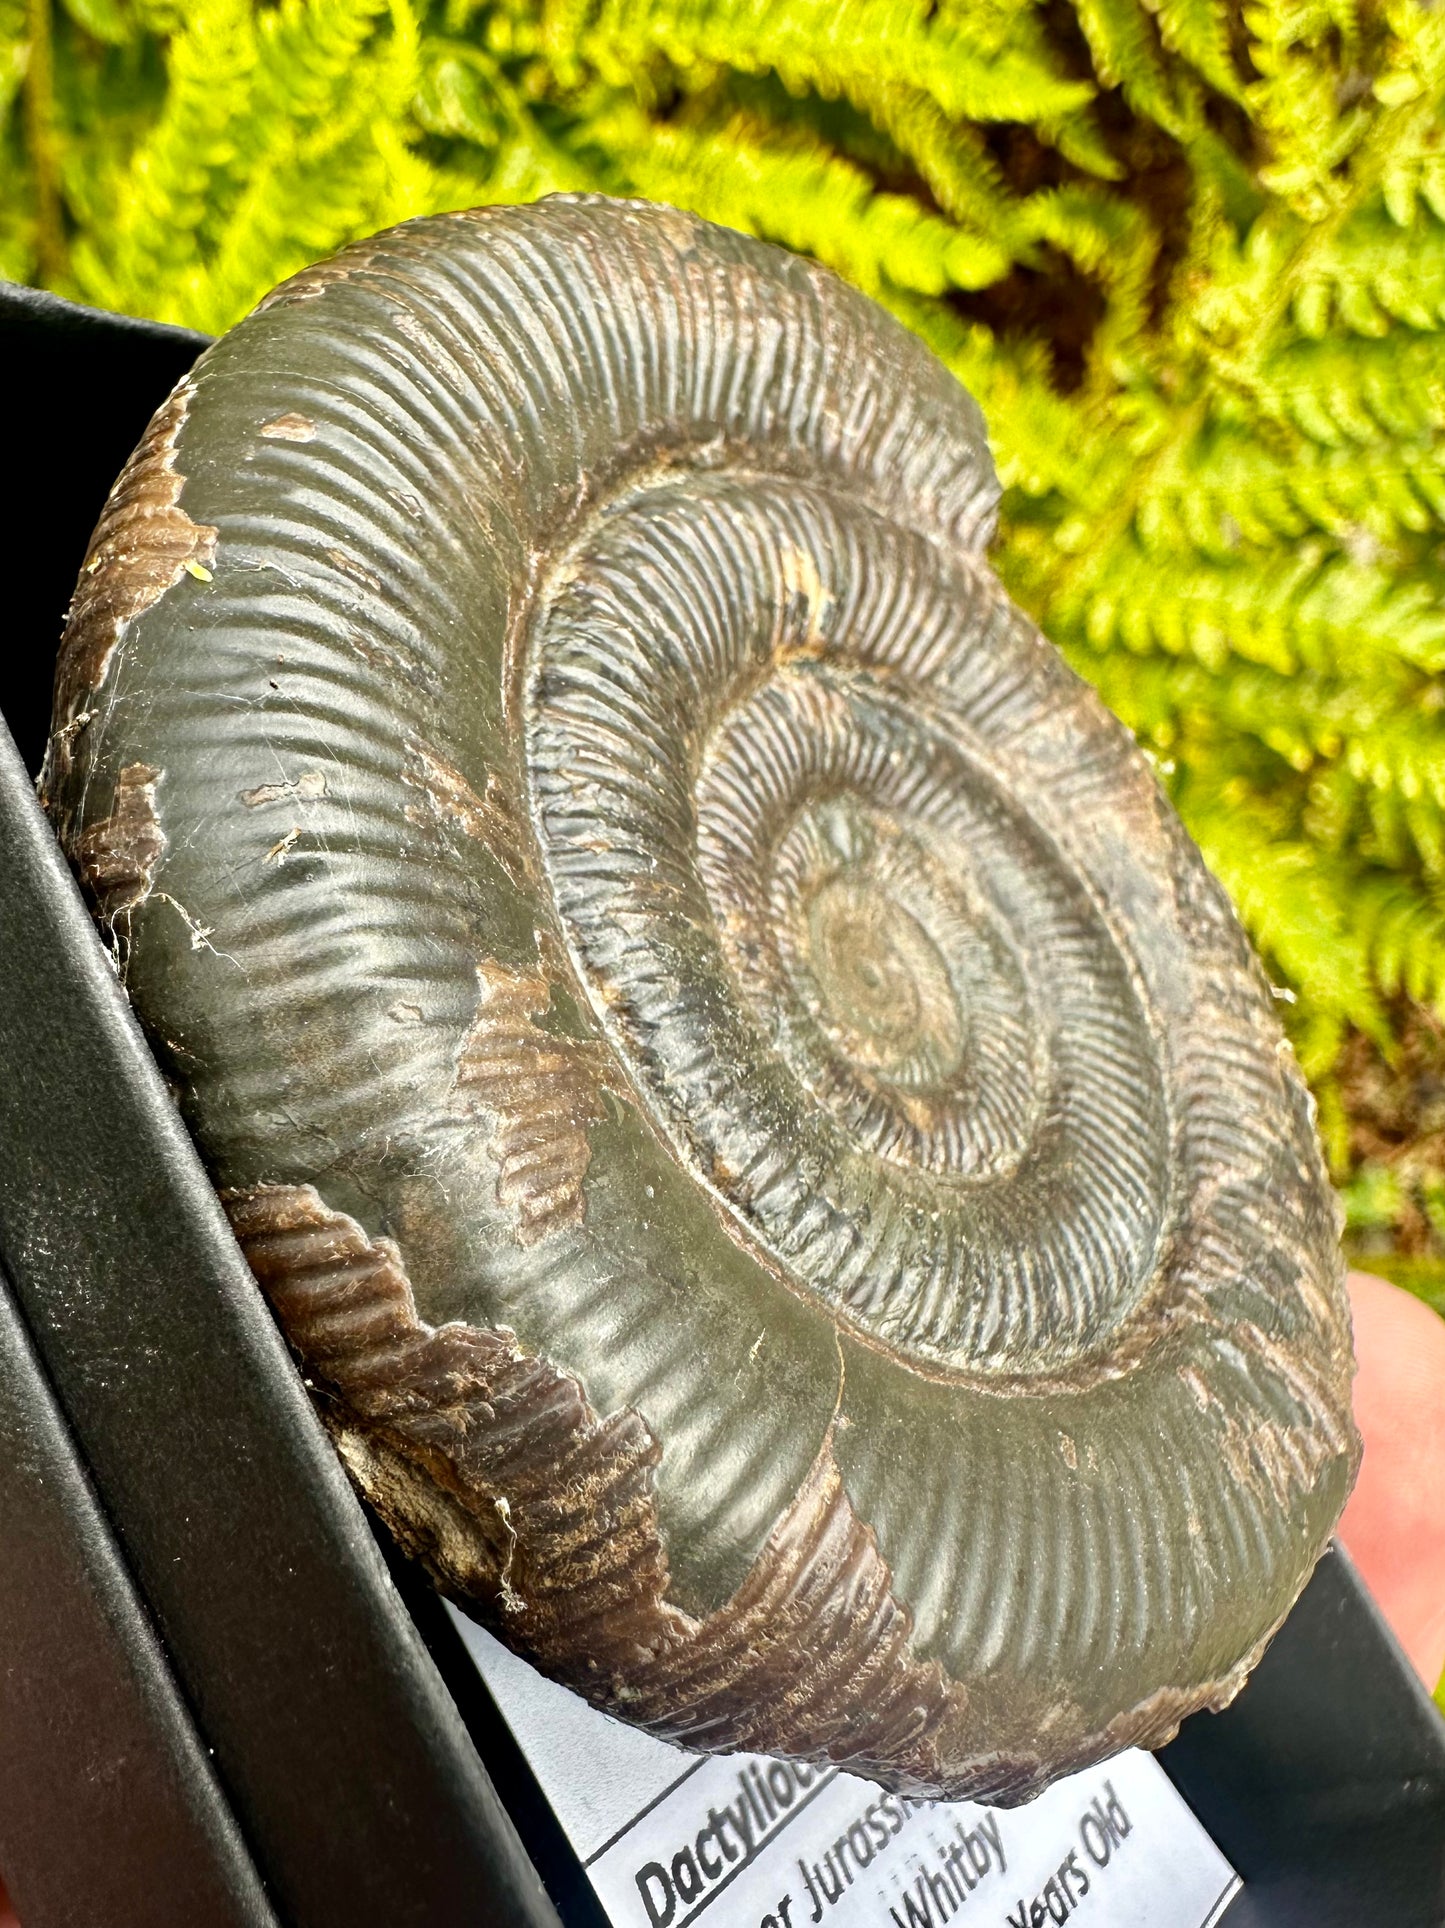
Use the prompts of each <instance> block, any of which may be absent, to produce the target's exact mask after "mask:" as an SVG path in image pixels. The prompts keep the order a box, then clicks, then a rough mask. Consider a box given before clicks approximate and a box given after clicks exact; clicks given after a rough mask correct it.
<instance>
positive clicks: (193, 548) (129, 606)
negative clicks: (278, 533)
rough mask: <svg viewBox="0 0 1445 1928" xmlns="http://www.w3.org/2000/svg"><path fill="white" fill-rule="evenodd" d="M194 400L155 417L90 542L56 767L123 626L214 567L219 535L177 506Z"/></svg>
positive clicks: (69, 644) (59, 697) (67, 646)
mask: <svg viewBox="0 0 1445 1928" xmlns="http://www.w3.org/2000/svg"><path fill="white" fill-rule="evenodd" d="M194 392H195V390H194V387H193V385H192V384H191V382H190V381H189V380H187V381H182V382H180V383H178V384H177V386H176V387H175V388H174V389H173V390H172V391H171V394H170V395H169V397H168V398H167V399H166V401H165V402H164V403H163V404H162V405H161V407H160V408H159V409H158V410H157V411H156V413H155V415H154V416H153V417H152V418H151V423H150V426H149V428H147V430H146V432H145V435H144V437H143V438H142V440H141V442H140V445H139V446H138V447H137V449H136V451H135V453H134V454H133V455H132V456H131V458H130V460H129V462H127V463H126V465H125V469H124V470H123V472H122V474H121V477H120V480H119V481H118V482H117V483H116V485H115V488H114V489H113V490H112V491H111V494H110V498H109V500H108V501H107V502H106V505H105V507H104V509H103V510H102V511H101V515H100V520H99V521H98V522H97V523H96V525H95V532H94V534H93V535H92V536H91V539H90V548H89V550H88V551H87V553H86V558H85V561H84V563H83V564H82V566H81V571H80V577H79V580H78V582H77V584H76V588H75V594H74V596H73V598H72V599H71V604H70V613H69V615H68V617H67V619H66V625H65V634H64V636H63V638H62V639H61V644H60V657H59V664H58V668H57V672H56V703H55V714H56V716H57V718H62V719H64V725H65V727H63V728H61V729H60V730H58V731H57V732H56V734H55V735H54V736H53V737H52V738H51V746H52V750H53V752H54V753H55V754H56V755H57V756H58V757H59V758H60V760H61V765H62V767H64V766H65V765H66V764H67V763H68V760H69V755H70V748H71V741H72V736H73V730H74V724H75V722H76V721H77V720H78V716H79V713H80V711H81V710H82V708H83V706H84V704H85V703H86V702H87V700H88V699H89V698H90V697H91V696H93V695H94V694H95V693H96V692H97V691H98V690H99V689H100V688H101V686H102V685H103V684H104V682H105V679H106V677H107V676H108V675H109V673H110V667H111V663H112V661H113V659H114V657H115V652H116V648H117V646H118V644H119V643H120V640H121V637H122V636H123V635H124V633H125V631H126V629H127V627H128V626H129V625H130V624H131V623H133V622H134V621H135V619H136V618H137V616H140V615H142V614H144V612H145V611H146V610H147V609H149V608H151V607H152V606H153V605H154V604H155V603H157V602H159V600H160V599H161V597H162V596H163V595H164V594H165V592H166V591H167V590H168V589H171V588H174V586H175V585H176V583H178V582H179V581H180V579H181V577H182V576H183V575H185V574H186V573H187V570H188V569H189V568H190V567H191V566H192V565H194V566H195V567H196V568H197V569H201V570H206V569H209V567H210V565H211V564H212V563H213V562H214V561H215V555H216V538H217V534H218V531H217V530H216V529H215V528H214V527H213V526H211V525H210V524H208V523H201V522H194V521H192V519H191V517H190V516H188V515H187V514H186V512H185V510H184V509H183V508H182V507H181V506H180V502H181V490H182V488H183V487H184V485H185V477H184V476H183V475H182V474H181V472H180V470H179V469H178V468H177V466H176V443H177V440H178V438H179V436H180V432H181V428H182V426H183V425H184V423H185V420H186V416H187V413H188V412H189V409H190V403H191V396H192V395H193V394H194Z"/></svg>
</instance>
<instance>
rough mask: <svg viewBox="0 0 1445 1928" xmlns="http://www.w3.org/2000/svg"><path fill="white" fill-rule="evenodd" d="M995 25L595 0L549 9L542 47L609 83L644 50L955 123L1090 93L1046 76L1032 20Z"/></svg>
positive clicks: (765, 3) (862, 4)
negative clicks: (918, 102)
mask: <svg viewBox="0 0 1445 1928" xmlns="http://www.w3.org/2000/svg"><path fill="white" fill-rule="evenodd" d="M1005 18H1006V21H1007V26H1006V29H1005V32H1004V33H1003V34H1001V35H999V36H997V37H996V38H992V39H990V37H986V36H984V35H982V34H980V33H979V32H978V31H977V28H975V29H974V30H973V31H969V29H967V28H964V27H961V26H955V25H953V24H952V23H951V22H949V21H947V20H944V21H937V20H935V21H930V20H929V18H928V7H927V5H926V3H925V0H851V4H849V5H848V6H846V7H839V6H837V5H836V4H834V0H790V3H789V4H788V5H785V6H778V5H775V4H773V0H701V3H700V4H698V3H696V0H695V3H694V4H688V0H600V4H599V5H598V6H597V7H596V8H595V9H588V10H587V12H586V13H585V14H584V13H583V12H582V10H581V9H579V8H576V7H573V6H571V5H568V6H567V8H566V9H565V13H563V12H560V11H558V10H555V9H553V10H549V17H548V20H547V26H546V32H547V40H548V44H549V46H550V47H552V48H553V49H560V48H561V47H562V46H563V44H564V41H566V42H570V48H571V50H572V51H573V52H575V53H577V54H580V55H581V56H582V57H583V58H584V59H585V60H586V61H588V62H589V63H590V64H592V65H595V66H596V67H597V69H598V71H599V72H601V73H602V74H603V75H604V77H606V78H607V79H609V80H610V81H612V82H613V83H614V84H616V85H625V84H626V83H627V82H628V81H629V80H630V79H631V78H632V77H633V75H634V74H635V73H636V71H637V68H638V65H639V64H640V60H641V59H644V58H645V57H646V56H647V55H648V54H653V55H661V56H663V57H664V58H665V59H667V60H668V61H669V62H670V63H672V65H674V66H676V67H679V68H682V69H688V68H696V67H698V66H709V67H715V68H722V67H728V68H732V69H734V70H736V71H737V72H740V73H754V74H755V73H764V72H772V73H775V74H777V75H778V77H779V79H780V80H782V81H783V83H784V84H785V85H786V86H788V87H790V88H795V89H797V90H798V91H803V90H805V89H811V90H813V91H815V92H817V93H819V94H822V95H823V96H825V97H829V96H836V95H838V94H844V93H847V92H848V91H849V90H850V88H852V89H858V90H863V89H871V88H873V87H876V86H880V85H894V86H902V87H907V88H911V89H914V90H915V91H917V92H919V93H922V94H926V95H927V96H928V97H929V98H930V99H931V100H933V101H935V102H936V103H937V104H938V106H939V107H940V108H941V109H942V110H943V112H944V113H945V114H947V115H949V116H950V117H951V118H953V119H956V120H965V119H967V120H978V121H1000V120H1016V121H1024V122H1030V121H1046V120H1048V119H1049V118H1050V117H1053V116H1062V115H1067V114H1070V113H1072V112H1074V111H1075V110H1077V109H1078V108H1080V107H1082V106H1084V105H1085V103H1087V102H1088V101H1090V100H1091V99H1092V98H1093V96H1094V92H1095V89H1094V87H1093V86H1092V84H1091V83H1089V82H1088V81H1083V80H1069V79H1065V78H1063V77H1062V76H1061V75H1060V74H1059V73H1058V72H1057V71H1056V69H1055V66H1054V64H1053V63H1052V62H1051V61H1050V60H1049V58H1048V56H1047V53H1046V51H1045V49H1044V46H1043V42H1042V36H1041V35H1040V33H1039V32H1038V30H1037V26H1036V23H1035V21H1034V18H1033V15H1032V14H1031V13H1029V12H1025V11H1022V10H1020V11H1018V12H1016V13H1013V14H1010V15H1006V16H1005ZM564 19H565V22H566V25H565V28H564V27H563V25H562V24H561V23H562V21H563V20H564Z"/></svg>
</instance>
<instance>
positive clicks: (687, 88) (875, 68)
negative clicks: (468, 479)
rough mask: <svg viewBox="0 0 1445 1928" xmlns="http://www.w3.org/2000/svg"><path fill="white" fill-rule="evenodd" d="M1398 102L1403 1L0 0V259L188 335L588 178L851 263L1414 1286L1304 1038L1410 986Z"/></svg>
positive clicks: (1415, 40)
mask: <svg viewBox="0 0 1445 1928" xmlns="http://www.w3.org/2000/svg"><path fill="white" fill-rule="evenodd" d="M1442 86H1445V15H1442V14H1440V12H1439V11H1438V10H1431V9H1429V8H1425V7H1421V6H1419V5H1417V4H1415V0H1383V3H1381V0H1366V4H1363V5H1359V6H1356V5H1355V4H1353V0H1288V3H1286V0H1246V4H1244V6H1243V7H1242V9H1241V8H1240V7H1239V6H1237V5H1235V4H1234V3H1233V0H1159V3H1158V4H1155V3H1154V0H1151V4H1149V5H1145V4H1143V3H1142V0H1058V3H1057V4H1052V5H1050V6H1048V7H1044V6H1041V5H1038V4H1030V3H1029V0H851V4H849V5H848V6H846V7H840V6H839V5H838V4H837V3H836V0H484V3H482V4H478V3H477V0H430V4H425V3H424V0H280V4H277V5H265V6H261V5H256V4H254V0H192V4H189V5H188V6H186V7H185V8H181V7H180V6H179V5H177V4H175V0H65V3H64V5H63V6H62V5H52V4H51V0H0V142H3V154H0V272H4V273H7V274H9V275H11V276H14V277H18V278H23V279H38V280H45V281H47V282H48V283H49V284H50V285H52V286H55V287H57V288H59V289H60V290H61V291H62V292H65V293H68V294H72V295H76V296H78V297H79V298H81V299H82V300H88V301H94V302H100V303H104V304H106V305H108V306H111V307H116V308H122V309H126V310H129V311H131V312H135V313H140V314H148V315H154V316H159V317H162V318H165V319H168V320H174V321H182V322H188V323H191V324H193V325H196V326H200V327H204V328H211V329H219V328H222V327H224V326H226V325H227V324H228V323H229V322H230V321H232V320H233V319H235V318H236V317H237V316H239V315H240V314H241V313H242V312H244V310H245V309H246V308H247V307H248V306H249V305H250V304H251V303H252V302H253V301H254V300H255V299H256V298H257V296H259V295H260V294H261V293H262V292H263V291H264V290H265V289H266V288H267V287H269V286H270V285H271V284H272V283H274V282H275V281H276V280H278V279H279V278H281V277H283V276H285V275H287V274H289V273H291V272H292V271H293V270H294V269H296V268H297V267H299V266H301V265H302V264H303V263H304V262H306V261H308V260H311V259H313V258H315V257H316V256H318V255H322V254H325V253H327V252H329V251H330V250H331V249H333V248H334V247H336V246H337V245H339V244H340V243H342V242H344V241H346V240H348V239H350V238H351V237H353V236H355V235H358V234H361V233H365V232H368V231H370V230H372V229H375V228H377V227H379V226H383V225H385V224H387V223H389V222H392V221H395V220H399V219H401V218H404V217H405V216H407V215H411V214H416V213H421V212H425V211H428V210H431V209H435V208H439V207H447V206H458V205H465V204H469V203H475V202H483V201H489V200H491V201H499V200H523V199H529V198H531V197H533V196H535V195H538V194H541V193H545V192H547V191H549V190H552V189H556V188H585V187H594V188H599V189H603V190H606V191H610V192H618V193H635V194H642V195H646V196H650V197H653V198H658V199H665V200H669V201H673V202H676V203H678V204H680V205H685V206H689V207H692V208H695V209H697V210H698V211H699V212H700V213H703V214H705V215H708V216H710V217H712V218H714V219H717V220H720V221H723V222H726V223H729V224H731V225H733V226H735V227H740V228H745V229H748V230H751V231H752V232H755V233H757V234H761V235H764V236H766V237H768V238H770V239H773V240H777V241H780V242H782V243H784V244H785V245H787V246H789V247H793V248H797V249H801V250H804V251H807V252H810V253H812V254H814V255H816V256H818V257H819V258H820V259H822V260H824V261H827V262H828V263H830V264H831V265H832V266H834V267H836V268H837V269H838V270H839V271H840V272H841V273H843V274H845V275H847V276H849V277H850V278H851V279H853V280H854V281H856V282H857V283H858V284H859V285H860V286H862V287H864V288H866V289H867V290H868V292H869V293H870V294H872V295H874V296H875V297H876V298H878V299H879V300H881V301H883V302H885V303H887V304H888V305H889V306H890V307H892V308H893V309H894V310H895V311H896V312H897V313H898V314H899V315H901V316H902V317H903V319H904V320H905V321H907V322H908V323H909V325H910V326H912V327H914V328H916V329H917V330H918V331H919V332H920V333H921V334H922V335H924V337H925V338H926V339H927V340H928V341H929V342H930V343H931V344H932V345H933V347H934V348H935V349H936V350H937V352H938V353H940V354H941V355H942V356H943V357H944V358H945V360H947V361H948V362H949V363H950V365H951V366H952V367H953V368H954V369H955V370H956V371H957V373H958V375H959V377H960V378H961V379H962V380H963V381H964V382H965V383H966V384H967V385H968V386H969V387H970V388H971V389H973V391H974V392H975V393H976V394H977V395H978V396H979V398H980V400H981V402H982V403H983V406H984V408H985V410H986V412H987V415H988V419H989V423H990V428H991V431H992V434H993V438H994V445H995V450H996V453H997V456H998V460H999V465H1000V469H1001V472H1002V475H1003V478H1004V481H1005V484H1006V495H1005V501H1004V516H1003V525H1002V531H1001V536H1000V541H999V545H998V549H997V561H998V564H999V566H1000V568H1001V570H1002V572H1003V574H1004V576H1005V578H1006V579H1007V581H1008V583H1009V584H1010V586H1011V588H1012V590H1013V591H1014V593H1015V594H1016V595H1017V596H1018V597H1019V599H1020V600H1021V601H1022V602H1024V603H1025V604H1026V605H1027V606H1028V607H1029V608H1030V609H1031V610H1033V611H1034V613H1035V614H1036V615H1037V616H1038V618H1039V620H1040V621H1041V622H1042V624H1043V626H1044V627H1045V629H1046V630H1047V631H1048V633H1049V634H1050V635H1051V636H1052V637H1053V638H1054V639H1055V641H1056V642H1058V643H1059V644H1060V646H1061V647H1062V648H1063V649H1064V650H1065V651H1066V653H1067V654H1068V656H1069V658H1070V660H1071V661H1072V662H1073V663H1074V664H1075V665H1076V666H1077V667H1078V668H1079V669H1080V670H1081V671H1082V672H1083V673H1084V674H1085V675H1086V676H1088V677H1090V678H1091V679H1092V680H1093V681H1094V682H1095V683H1096V684H1097V686H1098V687H1099V688H1100V690H1101V691H1102V692H1103V694H1104V696H1105V698H1106V700H1107V701H1108V702H1109V703H1110V704H1111V705H1112V706H1113V708H1114V709H1115V710H1116V711H1117V712H1118V714H1119V715H1120V716H1121V717H1123V719H1124V720H1125V721H1126V722H1127V723H1128V724H1129V725H1130V727H1131V728H1133V729H1134V731H1135V732H1136V734H1137V735H1138V736H1139V738H1140V740H1141V742H1142V743H1143V744H1144V745H1145V747H1146V748H1147V749H1148V750H1149V751H1150V753H1151V754H1152V755H1153V756H1154V758H1155V760H1156V764H1157V767H1158V769H1159V772H1160V775H1161V778H1162V780H1163V781H1164V782H1165V783H1166V784H1167V786H1168V787H1169V789H1170V790H1171V792H1172V794H1173V796H1174V797H1175V800H1176V802H1177V803H1178V805H1179V808H1180V810H1181V811H1182V813H1183V815H1184V817H1185V820H1186V822H1187V823H1188V824H1189V826H1190V828H1191V829H1192V830H1193V832H1194V834H1195V836H1196V837H1197V838H1198V840H1199V842H1200V843H1201V845H1202V847H1203V849H1204V852H1205V855H1206V857H1207V858H1208V860H1209V861H1210V863H1211V864H1212V865H1213V866H1214V868H1215V869H1216V871H1217V872H1218V874H1219V875H1220V876H1221V878H1222V879H1223V880H1224V882H1225V883H1226V885H1227V886H1228V888H1229V889H1230V891H1231V892H1232V894H1233V896H1234V899H1235V902H1236V903H1237V905H1238V906H1239V908H1240V911H1241V914H1242V915H1243V917H1244V919H1245V922H1246V923H1247V924H1248V926H1249V928H1250V930H1251V932H1252V934H1253V936H1254V938H1255V941H1256V943H1257V944H1258V945H1259V946H1260V948H1261V950H1262V952H1263V954H1264V957H1265V960H1266V964H1267V967H1268V968H1269V970H1270V972H1271V974H1272V976H1273V977H1274V978H1275V980H1276V982H1277V984H1278V986H1279V989H1280V992H1281V996H1282V998H1283V999H1284V1000H1285V1003H1284V1005H1283V1009H1284V1013H1285V1016H1286V1020H1287V1023H1288V1025H1289V1027H1290V1029H1291V1032H1292V1034H1293V1036H1294V1038H1295V1041H1296V1044H1297V1046H1298V1048H1299V1050H1300V1053H1301V1057H1302V1059H1303V1061H1304V1063H1305V1066H1306V1069H1307V1072H1308V1074H1309V1075H1310V1077H1311V1079H1312V1080H1313V1082H1314V1085H1315V1089H1316V1091H1317V1094H1318V1096H1319V1099H1320V1105H1321V1126H1322V1129H1323V1131H1324V1135H1325V1138H1326V1143H1327V1146H1328V1148H1329V1151H1330V1155H1331V1157H1332V1159H1333V1161H1334V1164H1335V1167H1336V1170H1337V1173H1338V1175H1339V1176H1340V1177H1341V1179H1342V1181H1347V1182H1348V1184H1349V1187H1350V1189H1349V1191H1348V1194H1347V1195H1348V1198H1349V1200H1350V1211H1351V1213H1352V1215H1353V1224H1354V1233H1355V1234H1357V1235H1358V1236H1357V1243H1358V1244H1359V1255H1360V1257H1361V1260H1362V1262H1368V1263H1371V1264H1374V1265H1375V1266H1376V1267H1377V1269H1389V1268H1390V1267H1391V1266H1393V1267H1394V1269H1395V1270H1396V1271H1399V1272H1401V1274H1402V1275H1403V1273H1405V1272H1407V1271H1408V1272H1410V1273H1411V1276H1412V1277H1416V1276H1418V1277H1419V1278H1420V1279H1423V1278H1424V1277H1425V1276H1426V1270H1427V1269H1428V1267H1430V1266H1432V1265H1435V1263H1436V1260H1437V1258H1438V1259H1439V1261H1440V1266H1441V1272H1440V1276H1445V1215H1441V1214H1438V1213H1436V1212H1435V1210H1434V1209H1433V1207H1432V1206H1431V1205H1430V1204H1429V1202H1428V1200H1427V1199H1426V1194H1427V1193H1429V1194H1430V1197H1431V1198H1433V1197H1434V1196H1435V1191H1438V1186H1437V1181H1436V1178H1435V1174H1436V1173H1437V1172H1438V1171H1439V1170H1441V1169H1442V1168H1445V1159H1441V1158H1437V1156H1436V1151H1435V1147H1434V1144H1433V1142H1432V1141H1431V1142H1427V1141H1429V1134H1428V1133H1427V1134H1426V1136H1425V1138H1424V1139H1422V1138H1420V1136H1419V1135H1418V1134H1417V1135H1416V1137H1415V1138H1413V1139H1411V1138H1409V1137H1405V1138H1400V1137H1399V1136H1398V1135H1397V1136H1396V1137H1395V1138H1394V1139H1392V1140H1391V1141H1390V1143H1389V1144H1387V1145H1385V1146H1384V1147H1383V1149H1382V1146H1381V1145H1380V1144H1379V1143H1377V1142H1376V1139H1375V1138H1373V1137H1372V1136H1371V1126H1370V1123H1369V1116H1368V1113H1369V1107H1368V1105H1366V1106H1364V1107H1363V1109H1362V1103H1361V1100H1360V1097H1359V1093H1358V1090H1357V1089H1356V1084H1357V1082H1358V1081H1357V1079H1354V1077H1353V1074H1352V1071H1351V1066H1352V1064H1355V1062H1356V1061H1357V1060H1358V1058H1359V1056H1360V1053H1361V1052H1364V1053H1365V1054H1367V1055H1369V1056H1371V1059H1372V1062H1374V1063H1375V1065H1376V1067H1377V1069H1378V1068H1383V1069H1382V1072H1381V1075H1382V1076H1384V1077H1385V1079H1386V1082H1388V1079H1389V1077H1391V1076H1393V1075H1395V1073H1396V1071H1397V1069H1398V1067H1399V1065H1400V1064H1401V1062H1402V1052H1403V1051H1404V1049H1405V1044H1404V1040H1405V1039H1406V1037H1407V1034H1409V1033H1410V1031H1411V1029H1412V1027H1415V1028H1418V1026H1419V1025H1420V1024H1421V1023H1422V1022H1426V1021H1428V1014H1430V1013H1432V1012H1433V1011H1434V1010H1435V1009H1436V1008H1437V1007H1440V1006H1441V1005H1442V1002H1445V728H1442V722H1441V718H1442V712H1445V461H1442V448H1445V441H1442V435H1445V125H1442V114H1441V93H1442ZM1411 1147H1413V1149H1410V1148H1411ZM1407 1150H1408V1151H1409V1155H1408V1157H1406V1165H1408V1167H1409V1168H1408V1170H1405V1169H1403V1168H1401V1167H1400V1160H1401V1158H1402V1157H1404V1156H1405V1154H1406V1151H1407ZM1412 1161H1413V1162H1412ZM1392 1184H1393V1186H1394V1191H1393V1193H1390V1189H1389V1188H1390V1186H1391V1185H1392ZM1432 1187H1434V1188H1435V1191H1432V1189H1431V1188H1432ZM1387 1196H1389V1197H1393V1200H1394V1204H1393V1205H1392V1206H1390V1207H1388V1208H1387V1207H1386V1205H1385V1204H1382V1203H1381V1201H1382V1200H1384V1199H1386V1198H1387ZM1372 1201H1373V1202H1372ZM1362 1213H1364V1214H1366V1215H1367V1217H1368V1215H1369V1214H1373V1215H1374V1216H1373V1217H1368V1223H1367V1222H1366V1218H1362V1217H1361V1216H1360V1214H1362ZM1437 1217H1439V1218H1440V1223H1439V1225H1437V1224H1436V1219H1437ZM1430 1276H1431V1277H1432V1278H1433V1277H1435V1276H1436V1275H1435V1274H1434V1273H1431V1274H1430ZM1433 1289H1434V1288H1433V1287H1432V1288H1430V1290H1433Z"/></svg>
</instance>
